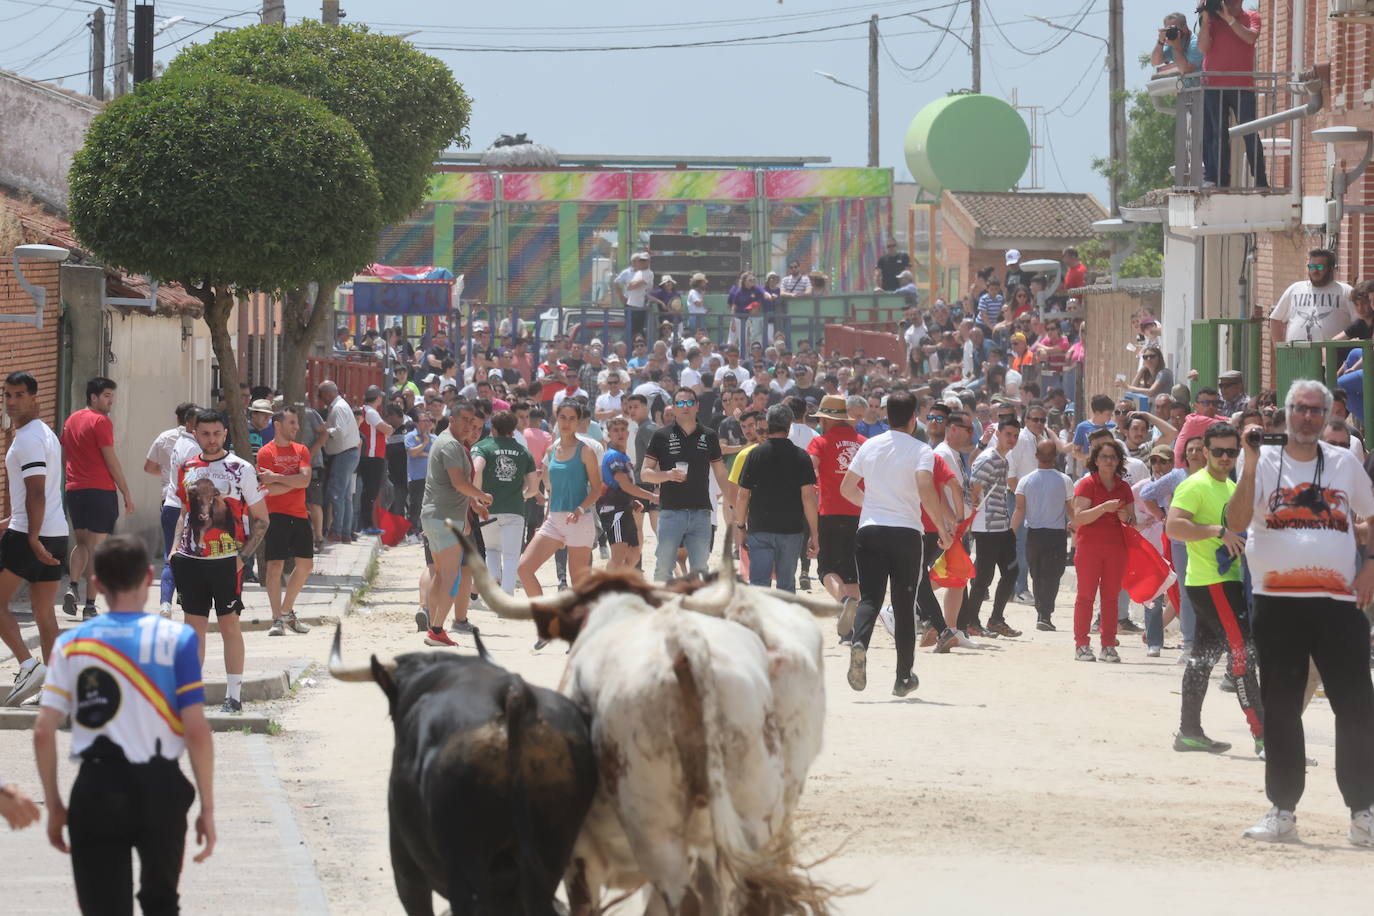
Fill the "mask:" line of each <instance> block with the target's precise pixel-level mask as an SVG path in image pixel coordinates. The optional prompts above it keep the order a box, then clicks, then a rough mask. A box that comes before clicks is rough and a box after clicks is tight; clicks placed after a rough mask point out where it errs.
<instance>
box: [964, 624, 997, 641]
mask: <svg viewBox="0 0 1374 916" xmlns="http://www.w3.org/2000/svg"><path fill="white" fill-rule="evenodd" d="M968 635H970V636H981V637H983V638H984V639H996V638H997V634H996V633H994V632H992V630H990V629H989V630H985V629H983V627H982V626H980V625H979V624H976V623H975V624H970V625H969V628H968Z"/></svg>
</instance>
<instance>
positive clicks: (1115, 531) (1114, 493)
mask: <svg viewBox="0 0 1374 916" xmlns="http://www.w3.org/2000/svg"><path fill="white" fill-rule="evenodd" d="M1073 495H1074V496H1081V497H1083V498H1084V499H1086V500H1087V501H1088V508H1089V509H1091V508H1092V507H1093V506H1100V505H1102V504H1103V503H1105V502H1106V501H1107V500H1109V499H1119V500H1121V506H1120V507H1118V508H1123V509H1124V508H1125V507H1126V506H1127V505H1129V504H1130V503H1133V502H1135V494H1134V493H1132V492H1131V487H1130V484H1128V483H1126V480H1125V478H1118V479H1117V482H1116V487H1115V488H1114V489H1111V490H1108V489H1107V488H1106V487H1104V486H1103V485H1102V481H1101V479H1100V478H1099V477H1098V476H1097V473H1096V472H1093V473H1091V474H1089V475H1088V476H1087V477H1084V478H1083V479H1082V480H1080V481H1078V483H1076V484H1074V488H1073ZM1123 528H1125V526H1124V525H1122V524H1121V519H1119V518H1117V516H1116V513H1115V512H1104V513H1102V515H1101V516H1099V517H1098V518H1097V520H1096V521H1094V522H1092V523H1091V524H1088V525H1083V526H1080V527H1079V529H1078V544H1079V546H1080V547H1081V546H1082V544H1083V542H1084V541H1085V540H1092V539H1098V540H1101V539H1106V540H1109V541H1111V542H1112V543H1114V544H1120V543H1122V541H1121V534H1120V532H1121V531H1122V529H1123ZM1084 535H1087V536H1088V537H1086V538H1085V537H1084ZM1106 645H1111V644H1110V643H1107V644H1106Z"/></svg>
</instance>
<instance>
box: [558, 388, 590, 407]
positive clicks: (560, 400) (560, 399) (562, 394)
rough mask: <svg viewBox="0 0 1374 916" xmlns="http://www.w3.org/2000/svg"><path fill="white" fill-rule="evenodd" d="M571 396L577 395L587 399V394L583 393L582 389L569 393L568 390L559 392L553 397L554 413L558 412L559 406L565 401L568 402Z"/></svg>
mask: <svg viewBox="0 0 1374 916" xmlns="http://www.w3.org/2000/svg"><path fill="white" fill-rule="evenodd" d="M569 395H576V396H578V397H584V398H585V397H586V396H587V392H585V391H583V390H582V389H581V388H578V389H577V390H576V391H569V390H568V389H566V388H564V389H563V390H562V391H560V392H558V393H557V394H555V395H554V396H553V409H554V411H557V410H558V405H559V404H562V403H563V401H564V400H566V399H567V397H568V396H569Z"/></svg>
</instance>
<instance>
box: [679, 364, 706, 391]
mask: <svg viewBox="0 0 1374 916" xmlns="http://www.w3.org/2000/svg"><path fill="white" fill-rule="evenodd" d="M677 383H678V384H679V385H681V386H682V387H683V388H698V387H700V386H701V373H700V372H698V371H697V370H695V369H693V368H692V367H691V366H688V367H687V368H685V369H683V370H682V373H681V374H680V375H679V376H678V379H677Z"/></svg>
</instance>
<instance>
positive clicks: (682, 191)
mask: <svg viewBox="0 0 1374 916" xmlns="http://www.w3.org/2000/svg"><path fill="white" fill-rule="evenodd" d="M631 186H632V187H633V188H634V196H635V199H636V200H749V199H750V198H752V197H753V196H754V172H752V171H744V170H740V169H731V170H721V171H705V170H692V169H675V170H673V171H667V172H635V173H634V176H633V179H632V184H631Z"/></svg>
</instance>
